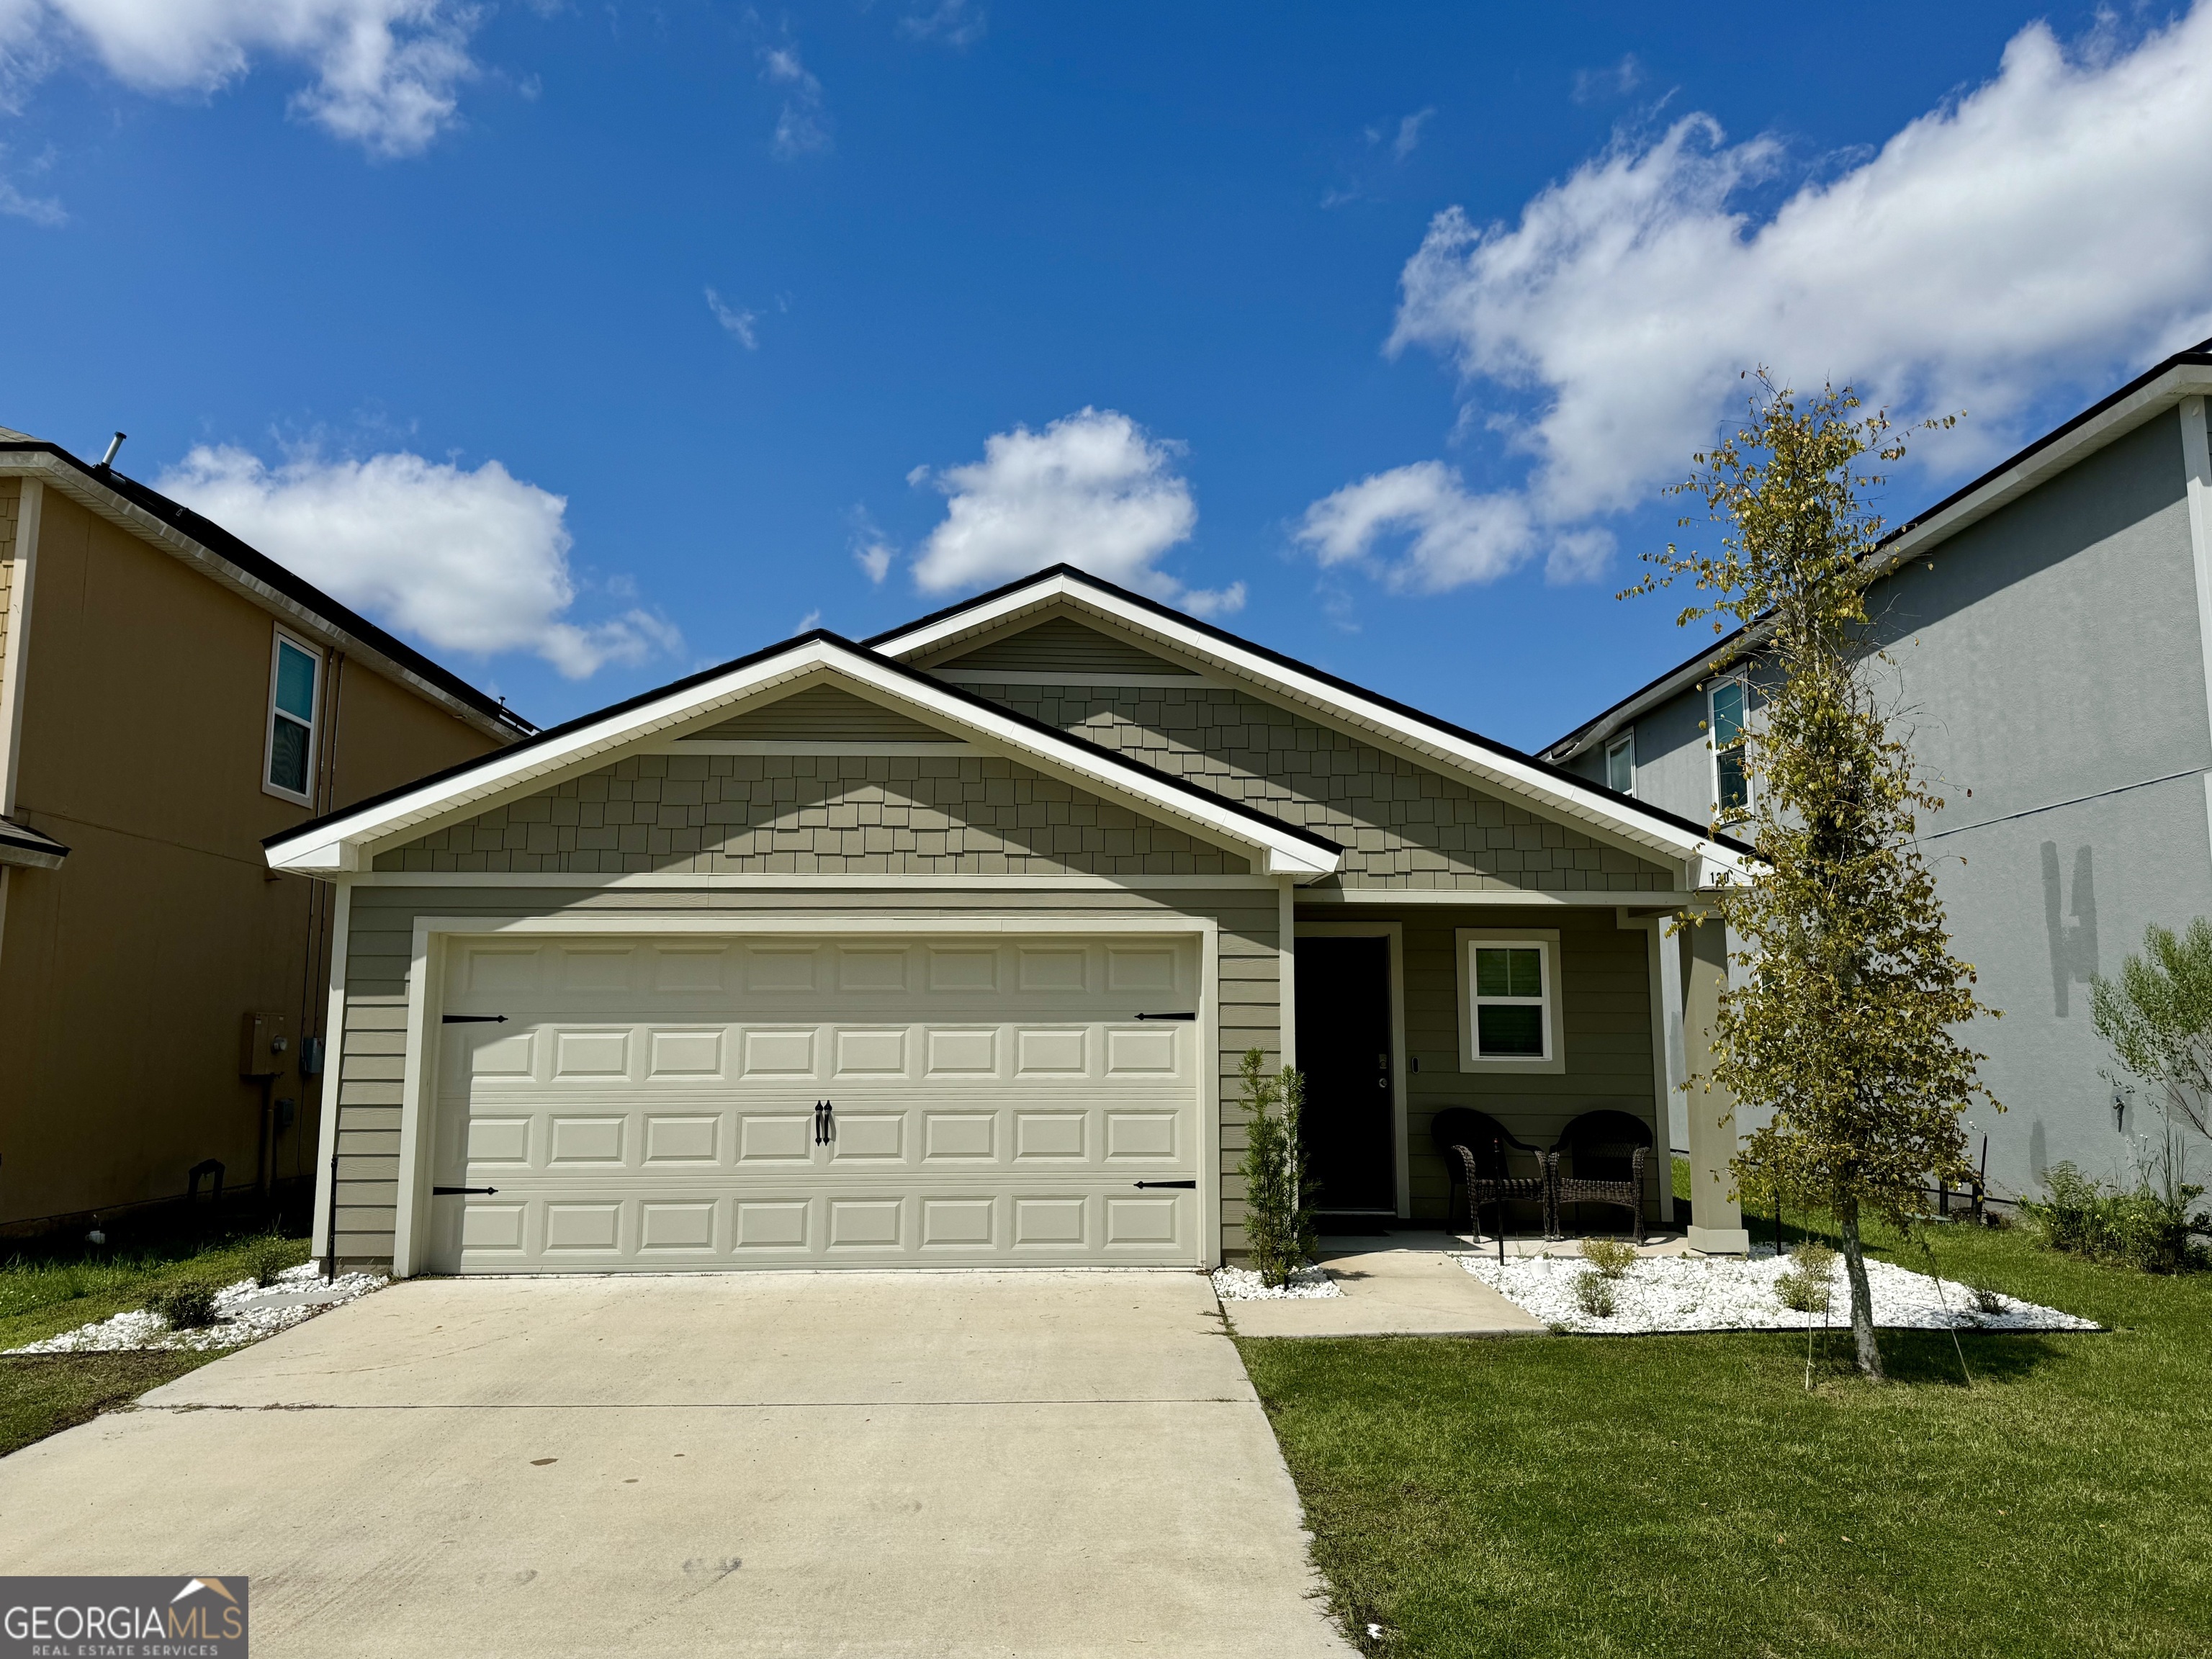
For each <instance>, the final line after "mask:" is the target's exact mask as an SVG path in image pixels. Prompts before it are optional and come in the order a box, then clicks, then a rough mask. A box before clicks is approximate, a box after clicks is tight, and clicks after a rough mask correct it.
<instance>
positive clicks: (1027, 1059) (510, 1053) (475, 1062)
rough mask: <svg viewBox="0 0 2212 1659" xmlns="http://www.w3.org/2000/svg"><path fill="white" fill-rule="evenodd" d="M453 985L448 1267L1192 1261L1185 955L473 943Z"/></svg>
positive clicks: (1059, 942)
mask: <svg viewBox="0 0 2212 1659" xmlns="http://www.w3.org/2000/svg"><path fill="white" fill-rule="evenodd" d="M445 987H446V989H445V999H444V1007H443V1011H442V1018H441V1021H440V1023H439V1025H438V1028H437V1030H436V1033H435V1036H436V1037H437V1039H438V1041H439V1044H440V1047H439V1053H438V1058H437V1063H436V1073H435V1075H436V1077H437V1079H438V1086H437V1088H436V1090H435V1096H436V1098H435V1106H434V1111H435V1116H434V1121H433V1124H432V1127H431V1131H430V1143H431V1147H432V1152H431V1158H432V1164H431V1171H430V1180H431V1182H432V1183H434V1185H433V1188H432V1193H433V1194H435V1195H428V1196H426V1197H425V1198H424V1200H422V1201H423V1202H426V1203H427V1204H428V1206H429V1217H428V1238H429V1241H430V1247H429V1251H428V1264H427V1265H428V1267H430V1269H431V1270H432V1271H434V1272H444V1273H453V1272H460V1273H528V1272H605V1271H609V1270H621V1269H631V1270H647V1271H655V1270H668V1269H683V1268H699V1267H745V1266H786V1267H841V1266H850V1267H884V1266H897V1265H933V1264H942V1265H947V1266H972V1265H1011V1264H1037V1265H1069V1264H1076V1265H1102V1264H1108V1263H1127V1264H1132V1265H1174V1266H1188V1265H1191V1264H1193V1263H1195V1262H1197V1261H1200V1255H1201V1252H1200V1243H1199V1207H1198V1194H1197V1192H1196V1190H1195V1185H1196V1180H1197V1177H1198V1176H1199V1173H1200V1160H1199V1152H1200V1147H1199V1106H1198V1100H1199V1089H1198V1084H1199V1079H1200V1065H1201V1062H1202V1061H1203V1060H1210V1056H1203V1055H1201V1054H1200V1052H1199V1037H1200V1030H1199V1027H1198V1025H1197V1024H1196V1023H1195V1021H1194V1018H1193V1016H1194V1014H1195V1013H1196V1012H1197V1011H1198V1009H1199V1006H1200V997H1199V951H1198V945H1197V942H1196V940H1195V939H1192V938H1190V937H1188V936H1183V935H1154V936H1151V937H1145V936H1112V937H1100V936H1082V935H1075V936H1030V935H1024V936H1019V937H1016V938H1013V939H1008V938H1006V937H1003V936H995V935H975V934H969V935H951V936H945V937H915V936H899V935H891V936H884V937H878V936H857V935H833V936H829V937H824V936H822V935H819V934H809V935H773V934H767V935H755V936H749V937H745V938H736V939H731V938H720V937H714V936H698V935H663V936H657V937H653V938H649V939H627V938H612V937H591V936H557V937H556V936H546V935H536V936H532V935H521V936H513V935H501V936H491V937H483V938H476V937H461V938H456V939H453V942H452V944H451V945H450V947H449V951H448V954H447V969H446V974H445ZM437 1188H446V1189H453V1188H460V1189H465V1190H460V1191H453V1190H446V1191H442V1192H441V1191H436V1189H437ZM483 1188H495V1189H496V1190H495V1191H491V1192H486V1191H483V1190H482V1189H483Z"/></svg>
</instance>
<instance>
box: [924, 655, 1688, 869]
mask: <svg viewBox="0 0 2212 1659" xmlns="http://www.w3.org/2000/svg"><path fill="white" fill-rule="evenodd" d="M1033 631H1042V630H1033ZM1019 637H1022V636H1017V638H1019ZM1008 643H1009V645H1010V646H1011V644H1012V642H1011V641H1009V642H1008ZM968 689H969V690H974V691H975V692H978V693H980V694H981V695H982V696H986V697H988V698H990V699H991V700H992V701H993V702H999V703H1002V704H1004V705H1005V706H1006V707H1007V708H1012V709H1014V710H1016V711H1018V712H1019V713H1021V714H1027V715H1029V716H1030V718H1031V719H1033V720H1042V721H1043V722H1044V723H1045V724H1047V725H1048V726H1056V727H1058V728H1060V730H1061V731H1064V732H1071V733H1073V734H1074V735H1075V736H1077V737H1080V738H1087V739H1089V740H1090V741H1091V742H1092V743H1095V744H1099V745H1101V746H1102V747H1104V748H1108V749H1112V750H1118V751H1119V752H1121V753H1122V754H1125V755H1127V756H1128V757H1130V758H1132V759H1133V760H1138V761H1141V762H1143V763H1146V765H1149V766H1152V767H1155V768H1157V769H1159V770H1161V771H1163V772H1166V773H1169V774H1170V775H1175V776H1179V777H1182V778H1186V779H1188V781H1191V782H1193V783H1196V784H1199V785H1200V786H1201V787H1205V788H1207V789H1210V790H1212V791H1213V792H1214V793H1217V794H1219V795H1223V796H1225V797H1227V798H1228V799H1231V800H1236V801H1240V802H1242V803H1243V804H1244V805H1248V806H1252V807H1256V808H1258V809H1259V810H1260V811H1265V812H1268V813H1272V814H1273V816H1275V817H1279V818H1280V819H1282V820H1283V821H1284V822H1285V823H1293V824H1297V825H1298V826H1300V827H1301V828H1304V829H1310V830H1313V831H1315V832H1316V834H1319V835H1323V836H1328V837H1329V839H1331V840H1332V841H1336V842H1342V843H1344V845H1345V847H1346V855H1345V863H1344V869H1343V871H1342V873H1341V876H1340V879H1341V881H1342V884H1344V885H1345V886H1346V887H1405V888H1419V889H1468V890H1482V891H1512V890H1522V891H1530V890H1533V891H1537V892H1593V891H1595V892H1619V893H1635V892H1666V891H1668V890H1671V889H1673V888H1674V886H1675V884H1676V877H1675V875H1674V872H1672V871H1669V870H1667V869H1664V868H1662V867H1661V866H1658V865H1656V864H1653V863H1650V862H1648V861H1646V860H1642V859H1639V858H1637V857H1636V856H1635V855H1633V854H1630V853H1626V852H1624V851H1621V850H1620V849H1618V848H1610V847H1605V846H1602V845H1601V844H1600V843H1599V842H1595V841H1594V840H1592V839H1591V838H1590V837H1589V836H1585V835H1583V834H1581V833H1580V832H1579V831H1577V830H1574V829H1569V828H1567V827H1566V826H1565V825H1563V824H1559V823H1552V822H1549V821H1548V820H1546V819H1544V818H1541V817H1538V816H1537V815H1536V814H1534V813H1533V812H1531V811H1528V810H1527V809H1526V808H1524V807H1521V806H1516V805H1513V804H1512V803H1510V802H1509V801H1505V800H1501V799H1497V798H1496V797H1493V796H1490V795H1486V794H1483V793H1480V791H1478V790H1475V789H1472V788H1470V787H1468V786H1467V785H1465V784H1462V783H1461V782H1459V781H1456V780H1455V779H1451V778H1447V777H1444V776H1443V775H1441V774H1439V773H1436V772H1432V771H1430V770H1428V769H1426V768H1424V767H1420V766H1417V765H1415V764H1414V763H1412V762H1411V761H1407V760H1403V759H1401V758H1400V757H1397V756H1395V755H1391V754H1388V753H1385V752H1384V751H1383V750H1380V749H1377V748H1376V747H1375V746H1374V745H1373V744H1365V743H1362V742H1360V741H1358V739H1357V738H1352V737H1350V736H1347V735H1346V734H1345V733H1344V732H1337V731H1334V730H1331V729H1330V728H1328V727H1327V726H1322V725H1320V724H1318V723H1317V722H1316V721H1313V720H1306V719H1304V718H1303V717H1302V716H1300V715H1297V714H1292V713H1291V711H1289V710H1288V709H1285V708H1278V707H1276V706H1275V705H1273V704H1272V703H1268V702H1262V701H1261V700H1260V699H1259V698H1257V697H1255V696H1249V694H1247V693H1244V692H1242V691H1236V690H1229V689H1227V688H1223V687H1206V686H1191V687H1188V688H1186V687H1182V686H1150V685H1147V686H1127V685H1121V686H1117V685H1110V684H1106V685H1034V684H1032V685H1024V684H975V685H971V686H969V688H968Z"/></svg>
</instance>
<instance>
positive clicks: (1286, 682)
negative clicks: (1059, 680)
mask: <svg viewBox="0 0 2212 1659" xmlns="http://www.w3.org/2000/svg"><path fill="white" fill-rule="evenodd" d="M1058 606H1066V607H1067V608H1069V609H1072V610H1074V611H1087V612H1089V613H1091V615H1093V616H1097V617H1103V618H1105V619H1106V620H1107V621H1109V622H1110V623H1112V624H1114V626H1115V627H1116V628H1117V629H1121V631H1123V632H1126V633H1128V634H1131V635H1135V636H1136V637H1137V638H1138V639H1139V640H1140V641H1143V640H1151V641H1157V642H1158V643H1159V644H1162V645H1165V646H1167V647H1170V648H1171V649H1173V650H1176V651H1177V652H1180V653H1183V654H1185V655H1188V656H1192V657H1195V658H1197V659H1199V660H1200V661H1202V662H1205V663H1206V664H1207V665H1209V666H1210V667H1212V668H1213V669H1215V670H1216V671H1220V672H1222V673H1225V674H1227V675H1229V676H1231V678H1233V679H1234V680H1236V681H1241V682H1243V683H1244V684H1250V685H1253V686H1256V687H1258V688H1261V690H1263V691H1265V692H1266V693H1267V694H1269V695H1271V696H1272V697H1273V699H1275V700H1278V701H1280V702H1285V703H1286V704H1290V705H1295V706H1296V707H1297V708H1298V709H1299V710H1300V711H1301V712H1303V713H1306V714H1310V715H1311V716H1312V717H1314V718H1316V720H1320V721H1321V722H1322V723H1324V724H1328V725H1332V726H1336V727H1338V728H1339V729H1340V730H1343V731H1346V732H1350V733H1352V734H1353V735H1356V736H1358V737H1359V738H1361V739H1362V740H1363V741H1366V742H1370V743H1374V744H1376V746H1377V747H1379V748H1383V749H1384V750H1386V751H1390V752H1395V753H1398V754H1401V756H1402V757H1405V758H1407V759H1409V760H1413V761H1416V762H1417V763H1419V764H1421V765H1424V766H1428V767H1441V768H1442V769H1446V770H1449V771H1450V772H1453V773H1456V774H1458V775H1461V776H1462V777H1465V778H1467V779H1468V780H1470V781H1474V783H1476V784H1477V785H1478V786H1480V787H1484V788H1487V789H1492V790H1498V789H1503V790H1504V791H1505V792H1507V793H1510V794H1513V795H1516V796H1518V797H1520V798H1521V799H1524V800H1528V801H1532V802H1534V803H1537V804H1538V805H1539V807H1540V809H1541V811H1543V812H1544V814H1545V815H1546V816H1547V817H1555V818H1559V819H1561V820H1564V821H1568V822H1571V823H1573V824H1574V825H1575V827H1576V828H1577V829H1582V830H1583V831H1585V832H1586V833H1589V834H1592V835H1594V836H1599V837H1601V838H1602V839H1604V840H1605V841H1607V842H1609V843H1611V844H1613V845H1616V846H1625V847H1627V848H1632V849H1633V850H1636V851H1638V853H1639V854H1641V855H1642V856H1644V857H1646V858H1650V857H1652V856H1653V855H1654V854H1656V855H1657V856H1658V857H1659V859H1660V860H1662V861H1663V860H1674V861H1676V862H1681V861H1685V860H1705V862H1706V863H1708V864H1711V865H1714V866H1719V867H1723V868H1730V869H1738V870H1740V869H1741V863H1740V860H1739V855H1737V854H1734V853H1732V852H1730V851H1729V849H1728V848H1724V847H1722V846H1719V845H1718V844H1717V843H1716V842H1713V840H1712V839H1711V837H1710V836H1702V835H1698V834H1695V833H1692V832H1691V831H1689V830H1686V829H1680V828H1677V827H1676V826H1674V825H1672V824H1668V823H1665V822H1663V821H1662V820H1661V819H1658V818H1656V817H1649V816H1647V815H1645V814H1644V813H1643V812H1639V811H1634V810H1632V809H1624V808H1622V807H1620V806H1618V805H1614V804H1613V801H1612V799H1611V798H1610V797H1609V796H1607V794H1606V793H1604V792H1603V791H1601V790H1599V789H1597V788H1595V786H1592V787H1589V789H1587V790H1585V789H1583V788H1582V787H1577V783H1578V782H1579V781H1567V780H1563V779H1562V778H1560V777H1559V776H1558V775H1555V774H1554V773H1553V771H1552V769H1550V768H1548V767H1544V766H1540V765H1538V764H1536V763H1533V762H1529V761H1524V760H1518V759H1516V758H1514V757H1511V756H1510V755H1504V754H1500V753H1498V752H1497V751H1495V750H1491V749H1488V748H1486V747H1484V746H1482V745H1480V744H1475V743H1471V742H1469V741H1468V740H1467V739H1465V738H1459V737H1456V736H1455V735H1453V734H1452V733H1450V732H1446V731H1443V730H1442V729H1441V728H1439V727H1437V726H1433V725H1431V724H1429V723H1428V722H1425V721H1422V720H1414V719H1411V718H1409V717H1407V715H1405V714H1401V713H1399V712H1398V711H1397V710H1395V709H1392V708H1387V707H1385V706H1384V705H1383V704H1382V703H1380V702H1376V701H1375V700H1373V699H1372V698H1371V697H1369V696H1364V695H1362V694H1361V693H1359V692H1358V691H1357V690H1352V689H1350V688H1347V687H1345V686H1341V685H1337V684H1332V683H1330V682H1328V681H1325V680H1322V679H1320V678H1316V677H1314V676H1312V675H1310V674H1307V673H1303V672H1300V671H1297V669H1295V668H1292V667H1291V666H1288V665H1285V664H1282V663H1279V662H1277V661H1276V660H1274V659H1273V658H1271V657H1267V656H1264V655H1262V654H1261V653H1259V652H1257V651H1255V650H1252V649H1250V648H1249V647H1245V646H1243V645H1242V644H1239V643H1235V642H1232V641H1228V640H1223V639H1219V638H1217V637H1215V636H1214V635H1211V634H1207V633H1203V632H1201V631H1200V630H1199V629H1195V628H1193V627H1189V626H1188V625H1184V624H1181V623H1177V622H1176V620H1175V619H1174V618H1172V617H1164V616H1161V615H1158V613H1155V612H1153V611H1150V610H1147V609H1146V608H1144V607H1142V606H1139V605H1134V604H1132V603H1131V602H1129V601H1128V600H1127V599H1124V598H1122V597H1121V596H1120V595H1118V594H1116V593H1114V592H1109V591H1107V590H1105V589H1103V588H1100V587H1097V586H1093V585H1092V584H1091V583H1090V582H1087V581H1085V580H1081V579H1080V578H1079V577H1075V576H1072V575H1070V574H1068V573H1066V572H1065V571H1054V572H1052V573H1049V574H1046V575H1043V576H1041V577H1039V578H1038V579H1037V580H1036V581H1035V582H1033V583H1031V584H1030V585H1029V586H1024V587H1020V588H1017V589H1015V590H1014V591H1012V592H1007V593H1002V594H1000V595H999V596H998V597H997V598H996V599H989V600H986V601H983V602H981V603H980V604H977V605H971V606H969V607H967V608H965V609H963V610H960V611H954V612H953V613H951V615H949V616H945V617H939V618H938V619H937V620H935V621H934V622H928V623H918V624H916V625H915V626H914V627H912V628H909V629H904V630H902V631H900V632H898V633H895V634H891V635H885V636H884V637H882V638H881V639H879V640H878V641H877V642H876V644H875V646H874V647H872V648H874V649H876V650H878V651H880V652H882V653H884V654H886V655H889V656H895V657H898V658H901V659H906V660H913V659H917V658H920V657H923V656H926V655H927V654H929V653H931V652H933V651H935V650H939V649H942V648H944V647H947V646H949V645H951V644H953V643H955V642H957V641H961V640H963V639H964V638H966V637H968V636H970V635H981V634H982V633H984V632H986V631H989V630H991V629H998V628H1000V627H1003V626H1005V625H1006V624H1007V623H1012V622H1014V621H1017V620H1019V619H1020V618H1021V617H1024V616H1025V615H1027V614H1029V613H1030V612H1036V611H1045V610H1047V609H1049V608H1053V607H1058Z"/></svg>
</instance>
